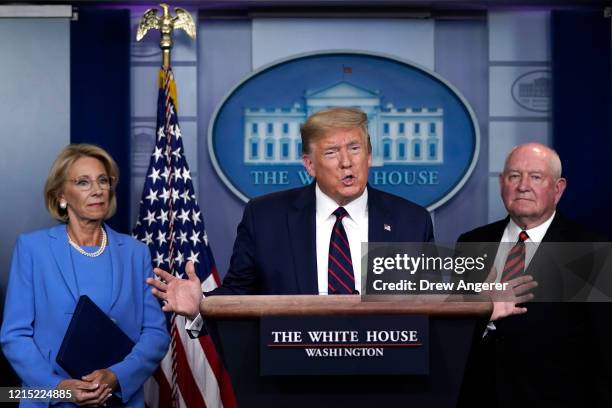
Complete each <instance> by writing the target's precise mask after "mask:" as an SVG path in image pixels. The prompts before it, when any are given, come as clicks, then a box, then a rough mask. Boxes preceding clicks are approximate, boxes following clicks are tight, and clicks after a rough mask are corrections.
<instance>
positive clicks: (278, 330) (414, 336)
mask: <svg viewBox="0 0 612 408" xmlns="http://www.w3.org/2000/svg"><path fill="white" fill-rule="evenodd" d="M260 356H261V359H260V374H261V375H262V376H274V375H282V376H293V375H427V374H429V320H428V317H427V316H423V315H376V316H372V315H367V316H366V315H357V316H355V315H353V316H350V318H347V316H266V317H262V318H261V319H260Z"/></svg>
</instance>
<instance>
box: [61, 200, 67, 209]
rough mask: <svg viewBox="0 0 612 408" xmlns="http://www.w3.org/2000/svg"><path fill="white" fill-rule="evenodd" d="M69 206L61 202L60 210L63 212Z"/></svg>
mask: <svg viewBox="0 0 612 408" xmlns="http://www.w3.org/2000/svg"><path fill="white" fill-rule="evenodd" d="M67 206H68V204H67V203H66V202H65V201H60V208H61V209H62V210H65V209H66V207H67Z"/></svg>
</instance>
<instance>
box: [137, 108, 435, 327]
mask: <svg viewBox="0 0 612 408" xmlns="http://www.w3.org/2000/svg"><path fill="white" fill-rule="evenodd" d="M301 134H302V149H303V161H304V166H305V167H306V169H307V171H308V173H309V174H310V175H311V176H312V177H314V179H315V182H313V183H312V184H311V185H309V186H306V187H303V188H297V189H293V190H288V191H283V192H279V193H274V194H270V195H266V196H263V197H258V198H256V199H253V200H251V201H250V202H249V203H248V204H247V206H246V208H245V210H244V215H243V218H242V221H241V222H240V225H238V232H237V237H236V241H235V243H234V251H233V254H232V258H231V262H230V268H229V271H228V273H227V275H226V276H225V279H224V280H223V284H222V285H221V286H220V287H219V288H217V289H216V290H214V291H213V292H212V293H211V294H213V295H217V294H321V295H326V294H351V293H357V292H358V291H359V290H360V287H361V285H360V281H361V273H360V268H361V256H360V253H361V249H360V246H361V242H366V241H368V242H430V241H433V239H434V236H433V227H432V222H431V217H430V215H429V213H428V212H427V211H426V210H425V209H424V208H422V207H420V206H418V205H416V204H414V203H411V202H409V201H407V200H404V199H403V198H400V197H396V196H393V195H391V194H387V193H384V192H382V191H379V190H376V189H374V188H372V187H371V186H369V185H368V183H367V181H368V171H369V168H370V165H371V162H372V154H371V153H372V147H371V144H370V140H369V137H368V131H367V116H366V114H365V113H363V112H362V111H360V110H358V109H354V108H333V109H327V110H322V111H319V112H317V113H315V114H313V115H311V116H310V117H309V118H308V119H307V121H306V122H305V123H304V125H303V126H302V128H301ZM155 273H156V274H157V275H158V276H159V277H161V278H162V279H163V280H164V281H166V283H164V282H162V281H157V280H153V279H150V280H149V281H148V282H149V284H151V285H152V286H154V288H153V293H154V294H155V295H156V296H157V297H158V298H160V299H162V300H164V301H166V304H165V306H164V310H165V311H174V312H177V313H179V314H183V315H186V316H190V317H194V316H196V315H197V313H198V305H199V303H200V300H201V299H202V292H201V289H200V284H199V282H198V281H197V278H196V277H195V274H194V273H193V268H192V267H188V268H187V274H188V275H189V279H188V280H180V279H176V278H174V277H172V276H171V275H170V274H168V273H166V272H164V271H162V270H159V269H157V270H155Z"/></svg>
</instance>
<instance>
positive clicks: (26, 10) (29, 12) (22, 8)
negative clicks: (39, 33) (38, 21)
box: [0, 5, 72, 18]
mask: <svg viewBox="0 0 612 408" xmlns="http://www.w3.org/2000/svg"><path fill="white" fill-rule="evenodd" d="M0 18H72V6H71V5H40V6H35V5H5V6H0Z"/></svg>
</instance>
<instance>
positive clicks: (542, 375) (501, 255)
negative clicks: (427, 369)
mask: <svg viewBox="0 0 612 408" xmlns="http://www.w3.org/2000/svg"><path fill="white" fill-rule="evenodd" d="M499 180H500V187H501V196H502V200H503V202H504V205H505V207H506V209H507V211H508V217H506V218H505V219H503V220H500V221H497V222H495V223H492V224H489V225H485V226H483V227H480V228H476V229H475V230H472V231H469V232H467V233H465V234H463V235H461V236H460V237H459V241H460V242H481V243H484V242H489V243H491V242H501V243H504V242H506V243H511V244H510V245H507V246H504V245H494V246H495V248H494V251H496V252H493V253H492V254H491V256H490V257H489V261H490V263H491V264H490V265H489V267H491V270H492V272H493V273H492V274H491V275H490V276H489V279H490V280H495V281H497V282H507V283H508V285H509V286H510V288H511V289H510V291H511V292H512V295H513V298H511V299H508V298H504V299H503V301H498V302H495V303H494V312H493V315H492V317H491V320H492V323H491V324H490V325H489V328H488V330H487V332H486V333H485V335H484V336H482V340H481V341H480V342H478V344H476V347H475V348H474V350H473V352H472V355H471V357H470V361H469V363H468V367H467V372H466V376H465V380H464V386H463V390H462V399H461V403H460V405H461V406H466V407H468V406H470V407H471V406H482V405H481V404H486V406H489V407H496V406H513V407H516V406H539V407H549V406H551V407H552V406H554V407H565V406H567V407H576V406H599V405H601V406H606V405H607V404H609V401H608V398H609V391H608V389H609V385H610V383H609V379H610V369H611V367H610V366H609V364H610V353H609V347H610V343H609V341H610V330H609V326H610V325H609V324H608V321H609V317H605V313H606V312H605V311H606V310H607V309H606V307H607V306H606V305H605V304H600V305H594V304H588V303H563V302H562V301H563V300H564V299H563V295H562V294H561V290H558V289H559V288H561V287H562V286H563V285H562V284H560V283H559V282H561V280H562V279H563V277H562V276H561V275H560V274H559V275H557V276H554V275H553V276H551V274H555V273H557V272H559V270H557V269H555V268H556V266H555V267H553V266H551V265H553V264H555V263H556V262H555V260H554V259H553V257H554V256H555V255H551V252H550V251H546V249H545V248H544V247H546V246H547V245H549V244H546V243H553V242H593V241H596V240H597V238H596V237H594V236H593V234H591V233H589V232H587V231H586V230H584V229H583V228H581V227H580V226H578V225H577V224H575V223H573V222H571V221H570V220H568V219H567V218H565V217H563V216H562V215H561V214H560V213H559V212H558V211H557V210H556V206H557V203H558V202H559V200H560V199H561V196H562V195H563V192H564V190H565V188H566V185H567V182H566V180H565V179H564V178H563V177H561V161H560V159H559V156H558V155H557V153H556V152H555V151H554V150H552V149H550V148H548V147H546V146H544V145H541V144H536V143H529V144H524V145H520V146H517V147H515V148H514V149H513V150H512V151H511V152H510V154H509V155H508V157H507V159H506V163H505V166H504V170H503V173H502V174H501V175H500V178H499ZM540 243H544V244H542V245H540ZM575 246H580V244H577V245H575ZM488 247H489V249H491V245H488ZM553 252H554V251H553ZM557 266H558V265H557ZM542 271H545V272H546V273H545V275H546V276H544V275H543V274H542ZM581 272H584V271H581ZM534 275H535V276H536V279H537V280H538V283H536V281H535V280H534ZM551 288H552V291H551ZM561 289H565V290H566V291H567V288H565V287H563V288H561ZM555 291H556V292H558V293H555ZM551 292H552V294H551ZM543 296H548V297H547V298H546V299H548V300H555V302H542V297H543ZM530 300H532V301H533V302H531V303H529V304H528V305H526V304H525V302H527V301H530ZM606 342H607V344H606ZM607 406H609V405H607Z"/></svg>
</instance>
